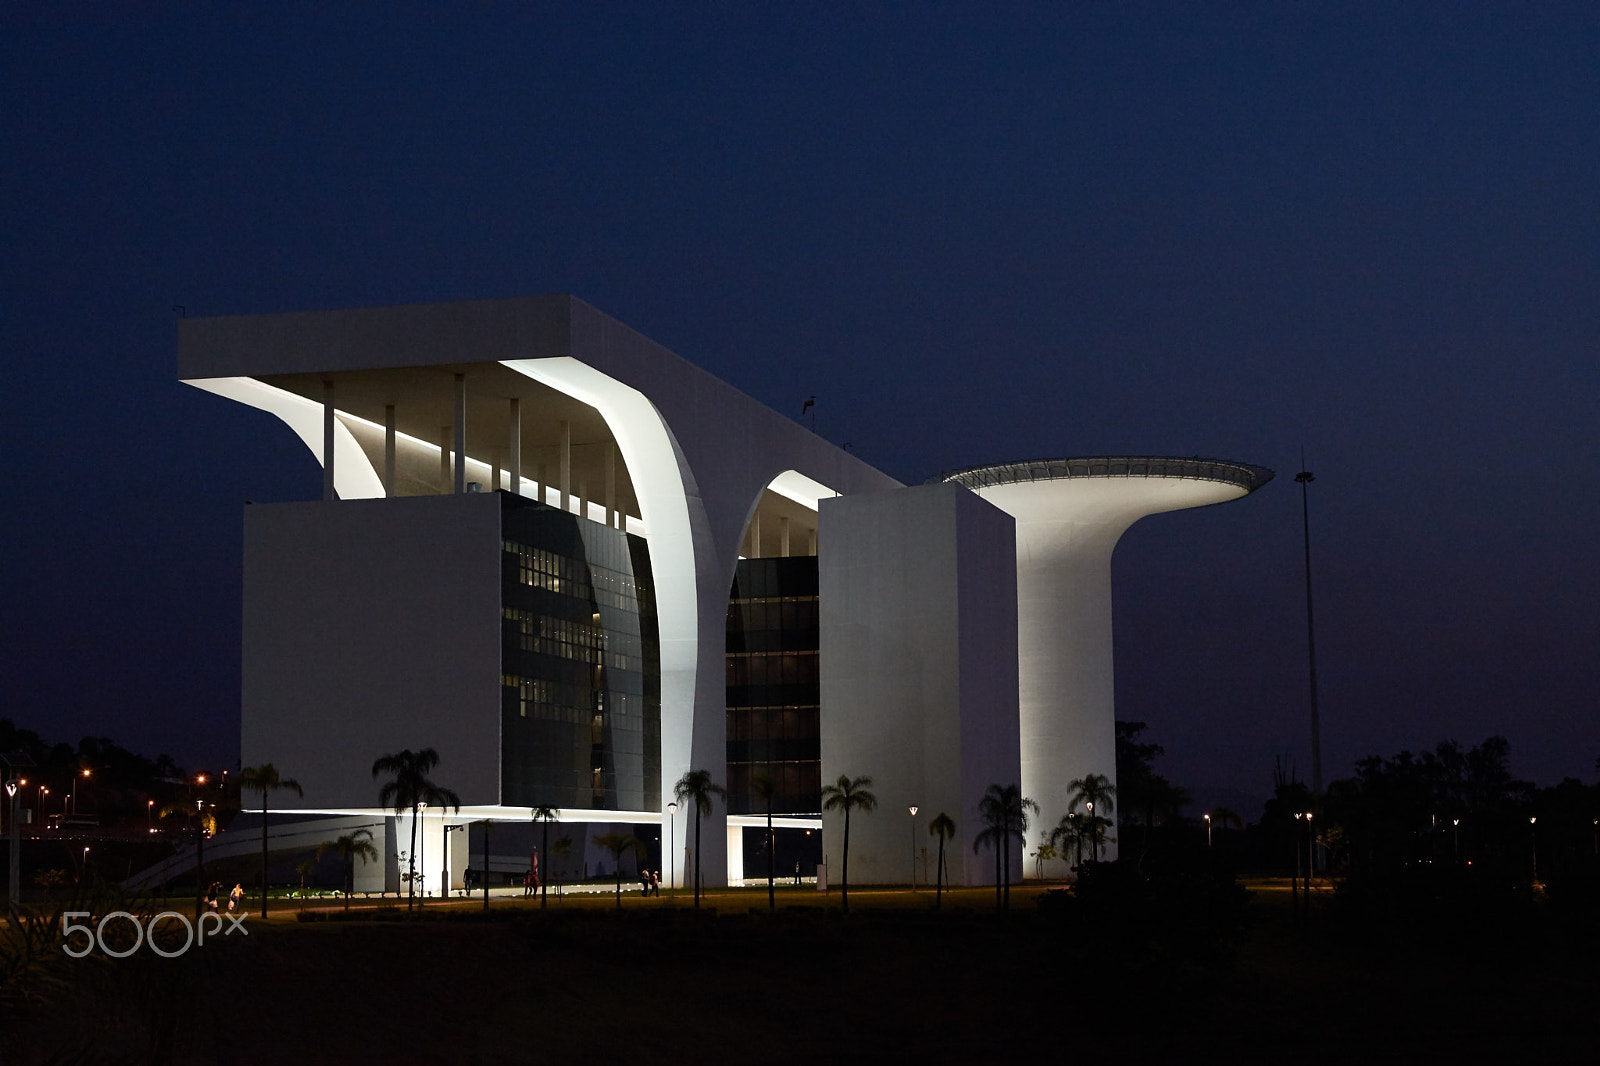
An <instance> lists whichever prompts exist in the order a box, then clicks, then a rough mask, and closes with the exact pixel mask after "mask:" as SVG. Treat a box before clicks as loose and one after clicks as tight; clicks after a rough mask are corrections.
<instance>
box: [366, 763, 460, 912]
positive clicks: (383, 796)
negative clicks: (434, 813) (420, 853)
mask: <svg viewBox="0 0 1600 1066" xmlns="http://www.w3.org/2000/svg"><path fill="white" fill-rule="evenodd" d="M438 765H439V753H438V752H437V751H434V750H433V749H432V748H423V749H422V750H421V751H412V750H411V749H410V748H406V749H405V750H403V751H397V752H392V753H391V754H388V755H383V756H380V757H379V758H378V759H377V760H376V761H375V762H373V764H372V778H373V780H377V778H378V775H379V774H389V775H390V777H389V780H387V781H385V782H384V783H383V787H382V788H381V789H379V790H378V803H379V804H380V805H382V806H384V807H388V808H390V809H391V810H393V811H394V813H395V814H404V813H405V812H406V811H407V810H408V809H409V810H410V811H411V851H410V852H409V853H408V854H407V856H406V862H407V864H408V865H409V868H410V872H409V876H408V877H407V878H406V909H407V910H410V909H411V908H412V907H413V906H415V904H416V895H417V807H418V805H419V804H423V803H426V804H429V805H430V806H444V807H454V808H455V809H456V811H457V812H458V813H459V812H460V810H461V797H460V796H458V795H456V794H455V793H454V792H452V791H450V790H449V789H448V788H440V787H439V786H438V785H436V784H434V783H433V782H432V781H431V780H429V779H428V774H429V773H431V772H432V771H433V768H434V767H436V766H438Z"/></svg>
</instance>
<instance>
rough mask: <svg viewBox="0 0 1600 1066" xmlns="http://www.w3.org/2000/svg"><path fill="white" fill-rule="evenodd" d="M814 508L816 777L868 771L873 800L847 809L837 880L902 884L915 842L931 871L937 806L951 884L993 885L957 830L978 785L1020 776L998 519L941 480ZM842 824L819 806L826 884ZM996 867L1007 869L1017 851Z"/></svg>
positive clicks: (1013, 623) (1005, 528) (1012, 644)
mask: <svg viewBox="0 0 1600 1066" xmlns="http://www.w3.org/2000/svg"><path fill="white" fill-rule="evenodd" d="M818 517H819V519H820V521H821V529H820V532H819V535H818V541H819V552H818V558H817V565H818V568H819V578H820V595H819V606H820V609H821V661H822V663H823V669H822V781H823V784H824V785H827V784H831V783H833V782H835V781H837V780H838V778H839V776H840V775H841V774H843V775H846V776H849V777H851V778H855V777H858V776H862V775H865V776H868V777H871V778H872V781H873V787H872V791H873V793H874V794H875V795H876V796H877V798H878V803H879V807H878V810H877V811H876V812H875V813H873V814H867V815H861V814H855V815H852V816H851V819H850V880H851V883H858V882H859V883H869V882H896V883H905V882H907V881H909V880H910V879H911V877H912V866H913V861H914V859H919V858H920V856H921V854H922V850H923V849H924V848H926V849H928V862H927V869H928V870H929V871H930V872H931V871H932V869H933V864H934V857H935V856H936V855H937V854H938V839H937V838H935V837H931V836H929V835H928V832H927V827H928V824H929V822H930V821H931V819H932V818H933V817H935V816H936V815H938V814H939V813H940V812H944V813H946V814H948V815H949V816H950V817H951V818H952V819H954V821H955V823H956V838H955V839H954V840H953V841H951V843H950V845H949V846H948V850H947V852H946V861H947V863H948V866H949V871H950V880H951V883H953V884H969V885H976V884H992V883H993V882H994V874H995V860H994V854H993V852H990V851H985V852H983V853H982V854H979V855H976V856H975V855H974V854H973V852H972V841H973V839H974V838H975V837H976V835H977V834H978V832H980V831H981V829H982V825H981V824H980V821H979V818H978V801H979V799H980V798H981V797H982V796H983V794H984V792H985V790H987V789H988V787H989V786H990V785H995V784H998V785H1002V786H1003V785H1014V784H1017V783H1018V780H1019V763H1018V735H1017V643H1016V635H1017V586H1016V580H1017V578H1016V567H1015V564H1014V563H1013V559H1014V558H1015V551H1016V549H1015V539H1014V534H1013V523H1012V521H1011V518H1010V517H1009V516H1008V515H1006V514H1005V513H1004V512H1003V511H1000V510H998V509H997V508H995V507H993V506H991V505H989V504H987V503H985V502H984V501H983V500H981V499H979V498H978V497H977V496H975V495H973V494H972V493H971V492H969V491H967V490H966V489H964V488H961V487H960V486H957V485H950V484H941V485H922V486H917V487H915V488H908V489H900V490H896V491H892V492H878V493H867V494H862V495H856V496H846V497H841V498H838V499H831V500H823V501H822V503H821V506H820V508H819V509H818ZM913 804H915V805H916V806H917V808H918V811H917V816H916V818H915V820H913V819H912V816H911V814H910V811H909V808H910V807H911V806H912V805H913ZM843 829H844V822H843V818H842V817H841V816H839V815H837V814H832V813H824V816H823V838H822V839H823V849H824V856H825V859H826V861H827V864H828V880H829V883H830V884H834V883H837V882H838V880H839V877H840V873H841V859H842V857H843V856H842V849H843ZM1011 866H1012V876H1013V878H1014V879H1018V880H1020V879H1021V876H1022V857H1021V849H1020V848H1015V849H1014V854H1013V856H1012V864H1011ZM917 871H918V872H917V876H918V878H919V880H920V878H921V877H922V872H921V871H922V866H921V864H920V863H918V865H917Z"/></svg>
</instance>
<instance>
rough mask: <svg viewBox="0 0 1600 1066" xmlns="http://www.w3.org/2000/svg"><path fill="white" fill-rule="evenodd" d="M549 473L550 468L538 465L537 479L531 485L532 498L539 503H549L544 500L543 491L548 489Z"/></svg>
mask: <svg viewBox="0 0 1600 1066" xmlns="http://www.w3.org/2000/svg"><path fill="white" fill-rule="evenodd" d="M549 472H550V468H549V467H548V466H546V465H545V464H544V463H540V464H539V477H538V479H537V480H536V481H534V483H533V498H534V499H536V500H538V501H539V502H540V503H549V502H550V501H549V500H547V499H545V498H544V490H545V489H547V488H549V487H550V478H549V476H548V475H549Z"/></svg>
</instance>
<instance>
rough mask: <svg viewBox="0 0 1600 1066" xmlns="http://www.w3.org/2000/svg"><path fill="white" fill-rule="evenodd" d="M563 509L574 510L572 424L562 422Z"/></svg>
mask: <svg viewBox="0 0 1600 1066" xmlns="http://www.w3.org/2000/svg"><path fill="white" fill-rule="evenodd" d="M560 463H561V466H560V471H559V472H560V475H561V509H562V510H563V511H570V510H572V423H571V422H567V421H562V422H561V460H560Z"/></svg>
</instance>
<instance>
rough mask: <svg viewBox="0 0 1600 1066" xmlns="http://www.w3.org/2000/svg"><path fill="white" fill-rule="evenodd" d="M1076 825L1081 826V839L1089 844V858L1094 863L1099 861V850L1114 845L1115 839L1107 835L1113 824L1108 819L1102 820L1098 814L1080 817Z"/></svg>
mask: <svg viewBox="0 0 1600 1066" xmlns="http://www.w3.org/2000/svg"><path fill="white" fill-rule="evenodd" d="M1078 824H1079V825H1080V826H1082V830H1081V831H1082V833H1083V839H1085V840H1087V841H1088V842H1089V847H1090V848H1091V849H1092V851H1091V857H1092V858H1093V859H1094V861H1095V862H1099V861H1100V849H1101V848H1102V847H1104V846H1105V845H1106V844H1115V843H1116V842H1117V838H1116V837H1114V836H1110V835H1109V834H1107V832H1106V830H1108V829H1110V828H1111V827H1112V826H1113V825H1114V824H1115V823H1114V822H1112V820H1111V819H1110V818H1102V817H1100V816H1099V815H1098V814H1087V815H1080V816H1079V818H1078Z"/></svg>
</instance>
